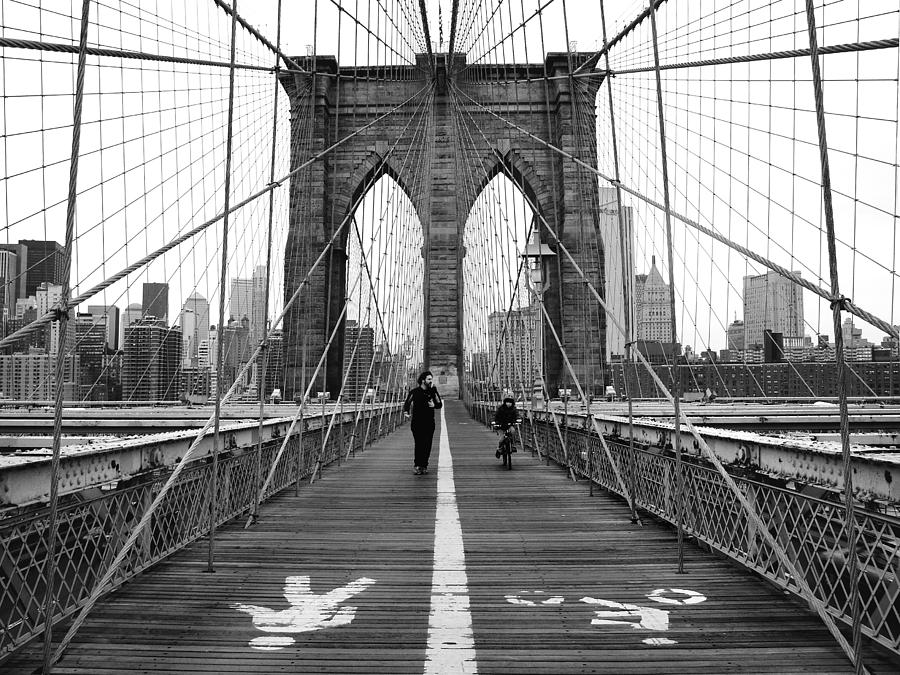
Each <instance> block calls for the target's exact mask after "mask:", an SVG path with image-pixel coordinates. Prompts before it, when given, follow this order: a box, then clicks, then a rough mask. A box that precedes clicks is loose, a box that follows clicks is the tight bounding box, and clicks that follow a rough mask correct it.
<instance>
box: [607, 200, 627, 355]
mask: <svg viewBox="0 0 900 675" xmlns="http://www.w3.org/2000/svg"><path fill="white" fill-rule="evenodd" d="M622 214H623V219H622V220H623V223H620V222H619V209H618V202H617V200H616V190H615V188H605V187H602V188H600V233H601V236H602V238H603V260H604V263H603V264H604V267H605V271H606V276H605V282H606V289H605V290H606V297H605V300H606V305H607V307H608V309H609V312H610V314H611V315H612V317H614V318H615V320H616V321H617V322H618V323H619V325H621V326H622V328H623V329H624V328H625V323H626V320H627V321H628V322H630V323H631V326H632V332H633V331H634V307H635V301H634V292H635V289H634V279H635V276H634V250H633V236H634V235H633V227H634V224H633V213H632V209H631V207H630V206H626V207H624V208H623V210H622ZM623 224H624V227H625V239H624V242H623V239H622V225H623ZM623 243H624V244H625V246H624V257H623V247H622V244H623ZM626 283H627V284H628V287H627V289H626V287H625V284H626ZM626 292H627V295H626ZM606 353H607V354H608V355H609V356H610V357H612V355H613V354H624V353H625V335H624V333H623V332H621V331H619V329H618V328H616V326H615V322H613V321H612V319H610V318H608V319H607V322H606Z"/></svg>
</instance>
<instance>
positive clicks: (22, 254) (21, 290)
mask: <svg viewBox="0 0 900 675" xmlns="http://www.w3.org/2000/svg"><path fill="white" fill-rule="evenodd" d="M0 251H7V252H9V253H12V254H13V255H15V256H16V273H15V279H16V289H15V293H16V298H26V297H28V295H29V293H28V292H27V291H28V288H27V286H26V282H27V281H28V247H27V246H26V245H25V244H22V243H19V244H0ZM31 295H34V291H32V292H31ZM9 315H10V316H14V311H13V310H12V309H10V310H9Z"/></svg>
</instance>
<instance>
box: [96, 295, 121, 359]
mask: <svg viewBox="0 0 900 675" xmlns="http://www.w3.org/2000/svg"><path fill="white" fill-rule="evenodd" d="M88 313H89V314H90V315H91V316H93V317H94V318H95V319H98V320H100V319H102V320H103V322H104V324H105V325H106V346H107V348H108V349H111V350H112V351H118V349H119V345H120V344H121V343H120V342H119V308H118V307H116V306H115V305H88Z"/></svg>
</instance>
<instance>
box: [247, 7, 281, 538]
mask: <svg viewBox="0 0 900 675" xmlns="http://www.w3.org/2000/svg"><path fill="white" fill-rule="evenodd" d="M276 11H277V12H278V16H277V21H278V24H277V28H276V36H275V48H276V50H278V51H280V50H281V0H278V9H277V10H276ZM279 63H280V60H279V57H278V55H277V53H276V56H275V72H274V75H275V78H274V80H275V94H274V96H273V98H272V155H271V158H270V164H269V184H270V185H271V184H273V183H274V182H275V153H276V150H277V148H278V89H279V87H280V86H281V85H280V84H279V83H278V73H279V70H280V68H279ZM274 216H275V190H272V191H271V192H270V193H269V223H268V232H267V235H266V292H265V300H264V302H263V313H262V317H263V325H262V326H257V327H256V330H257V331H259V330H261V331H262V345H261V346H260V349H261V351H260V352H259V360H258V361H257V366H256V389H257V393H258V394H259V427H258V430H257V438H256V463H255V473H254V475H253V488H254V492H255V491H257V490H259V481H260V478H261V474H262V434H263V418H264V417H265V412H266V411H265V401H266V370H267V368H268V360H269V331H268V325H267V324H268V318H269V291H270V286H271V273H272V221H273V220H274ZM261 497H262V495H260V498H261ZM259 502H260V499H254V500H253V507H252V511H251V515H250V517H251V519H252V520H253V521H254V522H255V521H256V520H257V519H258V518H259Z"/></svg>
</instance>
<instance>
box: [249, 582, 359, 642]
mask: <svg viewBox="0 0 900 675" xmlns="http://www.w3.org/2000/svg"><path fill="white" fill-rule="evenodd" d="M374 583H375V580H374V579H369V578H368V577H361V578H359V579H357V580H356V581H351V582H350V583H349V584H347V585H345V586H341V587H340V588H336V589H334V590H333V591H329V592H328V593H323V594H321V595H318V594H316V593H313V592H312V589H311V588H310V584H309V577H308V576H306V575H300V576H293V577H287V578H286V579H285V580H284V597H285V599H287V601H288V603H289V604H290V607H288V608H287V609H282V610H276V609H270V608H268V607H259V606H257V605H245V604H243V603H240V602H237V603H234V604H233V605H232V607H233V608H234V609H236V610H238V611H239V612H244V613H246V614H249V615H250V616H252V617H253V625H254V626H256V627H257V628H258V629H259V630H261V631H263V632H265V633H295V634H296V633H307V632H309V631H314V630H322V629H324V628H335V627H337V626H346V625H347V624H348V623H350V622H351V621H353V619H354V617H355V616H356V607H339V605H340V604H341V603H342V602H344V601H345V600H347V599H349V598H351V597H353V596H354V595H356V594H357V593H361V592H362V591H364V590H366V589H367V588H368V587H369V586H371V585H372V584H374ZM293 642H294V638H292V637H290V636H262V637H258V638H254V639H253V640H251V641H250V646H251V647H253V648H254V649H266V650H271V649H282V648H283V647H286V646H288V645H290V644H292V643H293Z"/></svg>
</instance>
